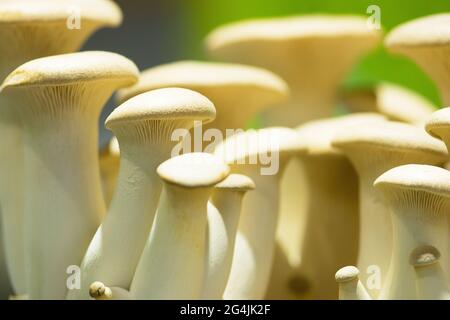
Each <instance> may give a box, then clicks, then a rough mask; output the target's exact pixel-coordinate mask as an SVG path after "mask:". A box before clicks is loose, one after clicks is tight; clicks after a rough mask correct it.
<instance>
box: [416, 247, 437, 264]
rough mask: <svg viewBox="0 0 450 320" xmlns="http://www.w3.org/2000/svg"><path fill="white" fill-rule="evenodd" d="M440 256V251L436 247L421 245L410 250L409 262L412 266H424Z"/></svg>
mask: <svg viewBox="0 0 450 320" xmlns="http://www.w3.org/2000/svg"><path fill="white" fill-rule="evenodd" d="M440 257H441V253H440V252H439V250H438V249H437V248H435V247H433V246H429V245H423V246H419V247H417V248H415V249H414V250H413V251H412V252H411V255H410V259H409V263H410V264H411V265H412V266H414V267H425V266H429V265H432V264H434V263H436V262H438V261H439V258H440Z"/></svg>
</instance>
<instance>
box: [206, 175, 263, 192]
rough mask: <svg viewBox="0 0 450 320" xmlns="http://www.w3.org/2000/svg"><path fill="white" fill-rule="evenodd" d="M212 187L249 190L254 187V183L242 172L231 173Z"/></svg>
mask: <svg viewBox="0 0 450 320" xmlns="http://www.w3.org/2000/svg"><path fill="white" fill-rule="evenodd" d="M214 187H215V188H216V189H221V190H238V191H249V190H253V189H255V183H254V182H253V180H252V179H250V178H249V177H247V176H245V175H243V174H236V173H233V174H230V175H229V176H228V177H227V178H226V179H225V180H223V181H221V182H219V183H218V184H216V185H215V186H214Z"/></svg>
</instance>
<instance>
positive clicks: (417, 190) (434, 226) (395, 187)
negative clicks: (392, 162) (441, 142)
mask: <svg viewBox="0 0 450 320" xmlns="http://www.w3.org/2000/svg"><path fill="white" fill-rule="evenodd" d="M447 179H450V172H448V171H447V170H445V169H442V168H439V167H433V166H428V165H403V166H399V167H396V168H393V169H391V170H389V171H387V172H385V173H384V174H382V175H381V176H380V177H379V178H378V179H377V180H376V181H375V183H374V185H375V187H376V188H377V189H378V190H379V191H380V192H381V193H382V194H383V196H384V198H385V199H386V201H387V203H388V204H389V207H390V209H391V210H390V211H391V218H392V226H393V242H392V255H391V261H390V266H389V271H388V273H387V275H386V278H385V281H384V285H383V288H382V291H381V293H380V299H388V300H392V299H416V298H417V294H416V288H415V276H414V270H413V268H411V265H410V264H409V263H408V262H409V261H410V255H411V252H412V251H413V250H414V249H416V248H417V247H419V246H421V245H423V244H431V245H432V246H434V247H436V248H438V249H439V251H441V252H443V253H445V255H446V256H445V258H447V254H448V233H449V228H448V210H449V206H450V202H449V196H450V192H449V191H450V184H448V183H447V182H446V180H447ZM442 181H445V182H442ZM447 188H448V189H447ZM444 261H445V262H447V260H446V259H444Z"/></svg>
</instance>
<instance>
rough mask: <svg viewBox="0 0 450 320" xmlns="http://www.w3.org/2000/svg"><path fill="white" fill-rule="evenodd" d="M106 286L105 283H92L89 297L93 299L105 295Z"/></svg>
mask: <svg viewBox="0 0 450 320" xmlns="http://www.w3.org/2000/svg"><path fill="white" fill-rule="evenodd" d="M105 291H106V286H105V285H104V284H103V282H100V281H95V282H92V283H91V285H90V286H89V295H90V296H91V297H92V298H98V297H100V296H102V295H104V294H105Z"/></svg>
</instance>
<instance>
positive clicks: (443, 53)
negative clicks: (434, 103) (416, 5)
mask: <svg viewBox="0 0 450 320" xmlns="http://www.w3.org/2000/svg"><path fill="white" fill-rule="evenodd" d="M449 25H450V13H441V14H434V15H430V16H426V17H421V18H418V19H415V20H412V21H408V22H406V23H404V24H401V25H400V26H398V27H396V28H394V29H393V30H392V31H391V32H390V33H389V34H388V35H387V37H386V39H385V46H386V47H387V48H388V49H389V50H390V51H391V52H394V53H397V54H401V55H405V56H407V57H409V58H410V59H412V60H413V61H414V62H415V63H417V64H418V65H419V66H420V67H421V68H422V69H423V70H424V71H425V72H426V73H427V74H428V75H429V76H430V78H431V79H432V80H433V81H434V82H435V83H436V85H437V87H438V89H439V92H440V95H441V98H442V102H443V104H444V105H446V106H450V89H449V88H450V28H449V27H448V26H449Z"/></svg>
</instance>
